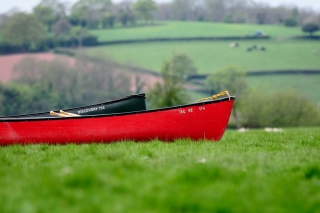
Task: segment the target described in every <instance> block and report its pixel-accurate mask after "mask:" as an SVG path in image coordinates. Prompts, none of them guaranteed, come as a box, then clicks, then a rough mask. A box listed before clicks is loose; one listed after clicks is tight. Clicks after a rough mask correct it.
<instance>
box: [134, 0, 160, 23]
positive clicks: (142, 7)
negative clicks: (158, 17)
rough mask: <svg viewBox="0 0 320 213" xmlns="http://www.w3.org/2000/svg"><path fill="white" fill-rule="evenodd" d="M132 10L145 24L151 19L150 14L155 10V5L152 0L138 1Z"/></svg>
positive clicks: (151, 15)
mask: <svg viewBox="0 0 320 213" xmlns="http://www.w3.org/2000/svg"><path fill="white" fill-rule="evenodd" d="M134 9H135V11H136V12H137V14H138V15H139V16H140V17H141V18H142V19H144V20H145V23H147V22H148V21H150V20H152V19H153V14H152V13H153V11H155V10H156V9H157V4H156V3H155V2H154V1H153V0H138V1H137V2H136V3H135V5H134Z"/></svg>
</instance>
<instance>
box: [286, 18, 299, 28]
mask: <svg viewBox="0 0 320 213" xmlns="http://www.w3.org/2000/svg"><path fill="white" fill-rule="evenodd" d="M284 26H286V27H296V26H298V21H297V20H296V19H294V18H287V19H285V20H284Z"/></svg>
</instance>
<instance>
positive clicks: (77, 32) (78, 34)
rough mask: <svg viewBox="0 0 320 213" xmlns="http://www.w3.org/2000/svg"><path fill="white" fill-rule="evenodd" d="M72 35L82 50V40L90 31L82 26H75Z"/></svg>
mask: <svg viewBox="0 0 320 213" xmlns="http://www.w3.org/2000/svg"><path fill="white" fill-rule="evenodd" d="M70 34H71V36H72V37H74V38H76V39H77V40H78V48H79V49H80V48H81V47H82V39H83V37H85V36H87V35H88V34H89V31H88V30H87V29H86V28H83V27H81V26H75V27H72V28H71V31H70Z"/></svg>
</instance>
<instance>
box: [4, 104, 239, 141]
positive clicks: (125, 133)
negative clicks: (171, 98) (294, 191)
mask: <svg viewBox="0 0 320 213" xmlns="http://www.w3.org/2000/svg"><path fill="white" fill-rule="evenodd" d="M233 102H234V98H232V99H231V100H229V99H223V100H218V101H210V102H202V103H196V104H190V105H184V106H178V107H173V108H166V109H159V110H150V111H143V112H133V113H124V114H113V115H99V116H84V117H72V118H51V119H30V120H21V119H18V120H3V121H0V144H1V145H10V144H39V143H41V144H42V143H48V144H67V143H77V144H80V143H92V142H95V143H100V142H103V143H110V142H116V141H124V140H132V141H150V140H153V139H159V140H162V141H173V140H175V139H180V138H190V139H192V140H202V139H206V140H213V141H218V140H220V138H221V137H222V135H223V133H224V132H225V129H226V127H227V124H228V121H229V117H230V114H231V110H232V106H233Z"/></svg>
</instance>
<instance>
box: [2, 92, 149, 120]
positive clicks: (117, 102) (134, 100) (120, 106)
mask: <svg viewBox="0 0 320 213" xmlns="http://www.w3.org/2000/svg"><path fill="white" fill-rule="evenodd" d="M62 110H63V111H65V112H69V113H74V114H78V115H101V114H103V115H107V114H114V113H124V112H137V111H143V110H146V97H145V94H138V95H131V96H127V97H124V98H121V99H114V100H111V101H107V102H103V103H99V104H93V105H87V106H81V107H75V108H69V109H62ZM53 111H55V112H59V111H60V110H53ZM48 117H49V118H50V117H55V116H51V115H50V112H40V113H32V114H24V115H11V116H5V117H0V119H5V118H48Z"/></svg>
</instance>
